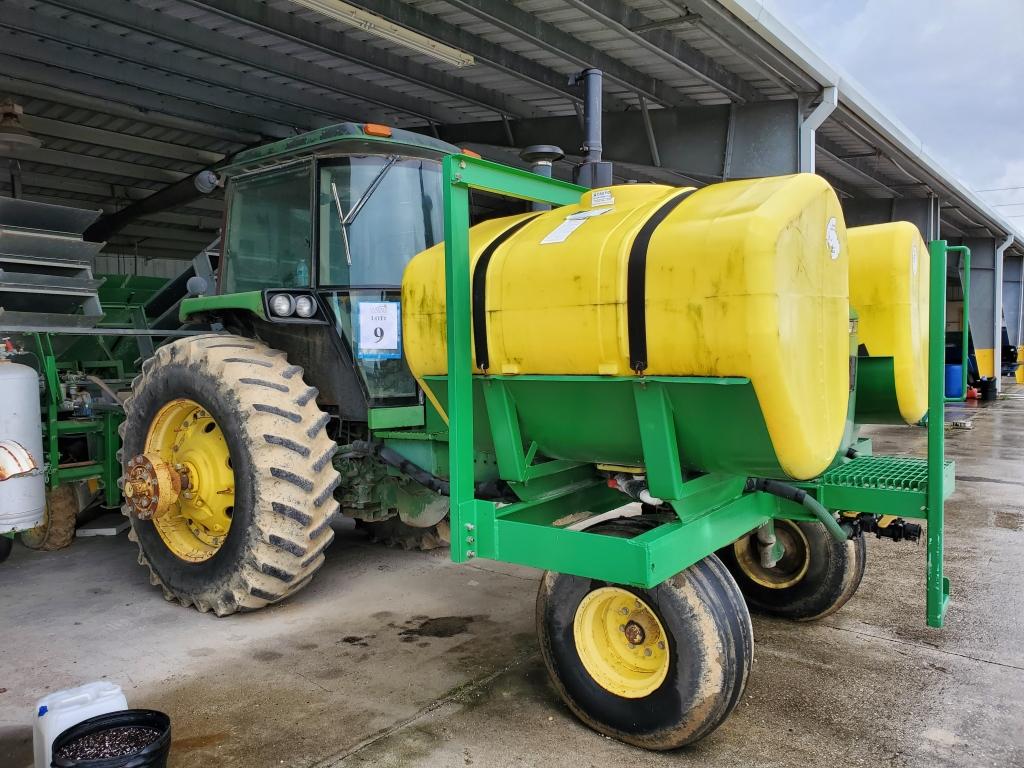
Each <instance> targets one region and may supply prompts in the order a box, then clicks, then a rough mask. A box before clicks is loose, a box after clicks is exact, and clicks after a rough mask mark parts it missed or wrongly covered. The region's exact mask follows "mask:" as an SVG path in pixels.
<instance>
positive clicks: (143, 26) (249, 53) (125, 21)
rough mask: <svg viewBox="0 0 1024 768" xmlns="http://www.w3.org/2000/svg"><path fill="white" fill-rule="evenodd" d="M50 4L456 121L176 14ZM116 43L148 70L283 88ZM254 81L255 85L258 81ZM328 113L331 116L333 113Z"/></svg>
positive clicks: (109, 3) (107, 1)
mask: <svg viewBox="0 0 1024 768" xmlns="http://www.w3.org/2000/svg"><path fill="white" fill-rule="evenodd" d="M47 3H48V4H49V5H52V6H57V7H60V8H64V9H66V10H68V11H71V12H74V13H80V14H85V15H88V16H91V17H93V18H95V19H99V20H102V21H106V22H110V23H112V24H117V25H120V26H124V27H127V28H128V29H133V30H137V31H139V32H144V33H146V34H148V35H152V36H153V37H155V38H157V39H161V40H169V41H171V42H174V43H177V44H179V45H183V46H186V47H188V48H192V49H195V50H197V51H201V52H204V53H209V54H211V55H213V56H218V57H222V58H225V59H229V60H231V61H235V62H238V63H240V64H245V65H246V66H249V67H253V68H254V69H257V70H262V71H264V72H268V73H271V74H277V75H282V76H284V77H287V78H290V79H292V80H296V81H298V82H304V83H308V84H310V85H314V86H316V87H318V88H323V89H324V90H327V91H329V92H332V93H336V94H340V95H343V96H346V97H348V98H350V99H357V100H359V101H364V102H366V103H367V104H371V105H376V107H377V108H383V109H387V110H394V111H397V112H403V113H405V114H407V115H413V116H415V117H419V118H421V119H423V120H427V121H431V120H432V121H435V122H440V121H442V120H451V118H452V114H451V109H450V108H442V107H439V106H438V105H436V104H435V103H433V102H432V101H429V100H425V99H419V98H416V97H414V96H409V95H407V94H401V93H395V92H393V91H388V90H387V89H385V88H381V87H380V86H378V85H375V84H373V83H369V82H367V81H365V80H360V79H359V78H356V77H350V76H349V77H344V76H339V73H338V72H334V71H332V70H330V69H327V68H325V67H321V66H318V65H316V64H312V63H310V62H307V61H303V60H302V59H300V58H298V57H296V56H289V55H288V54H284V53H278V52H277V51H274V50H271V49H269V48H264V47H262V46H259V45H254V44H252V43H248V42H245V41H243V40H238V39H236V38H234V37H231V36H229V35H223V34H220V33H219V32H214V31H212V30H209V29H206V28H204V27H201V26H199V25H198V24H193V23H191V22H188V21H183V20H181V19H177V18H175V17H174V16H171V15H170V14H166V13H156V12H154V11H152V10H150V9H148V8H146V7H144V6H142V5H141V4H138V3H135V2H125V1H124V0H73V1H72V0H47ZM56 26H58V27H60V29H61V34H63V33H64V32H65V30H66V28H72V29H79V30H81V29H86V31H87V33H88V32H89V31H91V32H92V33H93V34H92V35H89V36H90V37H91V38H93V39H95V38H96V37H98V36H104V37H105V35H102V33H100V32H99V31H98V30H88V29H87V28H84V27H80V26H79V25H77V24H73V23H71V22H68V21H66V20H65V21H63V22H62V23H60V24H58V25H56ZM79 34H80V33H79ZM114 40H115V41H116V42H115V48H114V50H113V51H110V50H109V49H108V51H107V52H109V53H110V54H111V55H115V56H121V55H123V56H124V58H131V59H134V60H136V61H139V57H140V55H141V57H142V58H143V59H146V60H145V61H142V62H140V63H145V64H146V65H147V66H156V67H159V68H161V69H168V68H169V69H170V71H172V72H178V71H180V72H181V73H183V74H186V75H188V76H189V77H196V78H199V79H203V78H205V79H208V80H212V81H217V80H221V81H223V80H224V79H225V78H227V82H228V84H229V85H232V84H234V85H235V87H238V88H240V89H245V87H246V85H244V84H243V83H245V81H250V82H249V83H248V84H247V85H248V86H249V87H253V86H255V87H256V88H257V91H262V92H263V94H264V96H265V97H269V98H276V97H277V96H278V94H279V92H280V91H281V90H282V88H281V86H280V85H278V86H277V87H276V88H273V89H272V92H273V96H270V94H269V93H267V91H268V90H271V89H268V88H267V84H266V83H264V82H263V78H260V77H258V76H257V77H254V76H253V74H252V73H242V72H238V71H234V70H226V71H225V68H223V67H220V66H217V65H211V62H207V61H197V60H194V59H191V58H189V57H185V56H177V55H173V54H169V53H168V52H166V51H159V50H154V49H153V48H152V46H147V45H144V44H139V43H134V42H132V43H129V42H128V41H127V40H125V39H124V38H114ZM121 46H124V54H121V53H119V50H120V48H121ZM140 49H142V50H140ZM151 53H155V54H156V56H155V57H153V56H151V55H150V54H151ZM152 58H155V59H156V61H150V60H149V59H152ZM253 80H255V82H252V81H253ZM287 90H288V91H289V94H288V96H287V97H286V98H287V100H289V101H294V102H295V103H297V104H299V105H302V106H305V107H306V108H307V109H311V110H313V111H314V112H318V111H323V109H324V107H325V106H327V105H325V104H324V101H325V97H324V96H322V95H319V94H306V93H303V92H302V91H300V90H298V89H295V88H291V87H287ZM342 109H344V107H342ZM353 111H355V112H358V107H354V108H349V114H352V113H353ZM327 114H331V112H328V113H327ZM357 119H375V120H377V121H381V120H382V119H384V116H383V114H381V113H379V112H377V111H375V110H373V109H371V110H369V111H368V112H366V113H365V114H364V115H359V117H358V118H357Z"/></svg>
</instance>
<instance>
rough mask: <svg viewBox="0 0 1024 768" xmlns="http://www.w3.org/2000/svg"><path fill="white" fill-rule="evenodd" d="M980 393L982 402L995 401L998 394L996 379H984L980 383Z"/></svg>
mask: <svg viewBox="0 0 1024 768" xmlns="http://www.w3.org/2000/svg"><path fill="white" fill-rule="evenodd" d="M978 391H979V394H980V395H981V399H982V400H995V399H996V394H997V393H996V380H995V378H989V377H987V376H986V377H983V378H982V379H981V381H979V382H978Z"/></svg>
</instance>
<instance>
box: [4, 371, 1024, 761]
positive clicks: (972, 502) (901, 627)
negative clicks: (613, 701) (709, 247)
mask: <svg viewBox="0 0 1024 768" xmlns="http://www.w3.org/2000/svg"><path fill="white" fill-rule="evenodd" d="M1021 391H1022V390H1021V388H1017V392H1021ZM967 415H968V416H970V417H972V418H973V421H974V429H973V430H972V431H950V432H948V433H947V434H948V436H949V439H948V446H949V453H950V455H951V456H953V457H955V458H956V460H957V471H958V474H959V476H960V478H959V480H958V490H957V493H956V495H955V496H954V497H953V499H952V502H951V503H950V504H949V506H948V507H947V509H948V512H947V515H948V518H947V519H948V526H947V531H948V538H947V542H948V543H947V571H948V575H949V577H950V579H951V581H952V584H953V598H952V601H951V606H950V610H949V614H948V617H947V624H946V627H945V628H944V629H943V630H941V631H937V630H932V629H928V628H927V627H925V625H924V615H923V614H924V589H923V586H924V548H923V546H916V545H912V544H906V543H902V544H894V543H892V542H888V541H876V540H873V539H872V540H871V541H870V545H869V546H870V551H869V565H868V570H867V575H866V576H865V579H864V582H863V585H862V586H861V588H860V591H859V592H858V594H857V595H856V596H855V597H854V598H853V600H851V602H850V603H849V604H848V605H847V606H846V607H845V608H844V609H843V610H842V611H840V612H839V613H838V614H836V615H835V616H832V617H830V618H828V619H825V620H824V621H822V622H819V623H816V624H810V625H801V624H793V623H787V622H785V621H777V620H773V619H766V618H759V617H755V618H754V636H755V641H756V646H755V662H754V668H753V673H752V675H751V678H750V683H749V685H748V687H747V691H746V694H745V696H744V699H743V702H742V704H741V705H740V706H739V708H738V709H737V710H736V712H735V713H734V714H733V716H732V717H731V718H730V719H729V720H728V721H727V722H726V723H725V725H724V726H723V727H721V728H720V729H719V730H718V731H716V732H715V733H714V734H712V735H711V736H710V737H709V738H707V739H705V740H704V741H702V742H700V743H699V744H698V745H696V746H694V747H692V748H689V749H685V750H682V751H679V752H676V753H674V754H668V755H660V754H648V753H644V752H641V751H639V750H636V749H633V748H631V747H627V746H624V745H622V744H619V743H617V742H614V741H610V740H607V739H605V738H603V737H601V736H598V735H596V734H595V733H593V732H591V731H589V730H587V729H586V728H584V727H582V726H581V725H579V724H578V723H577V722H576V720H574V719H573V717H572V716H571V715H570V714H569V712H568V711H567V710H566V708H565V707H564V706H563V705H562V704H561V702H560V701H559V700H558V698H557V696H556V695H555V694H554V692H553V690H552V689H551V687H550V686H549V684H548V682H547V679H546V676H545V672H544V670H543V668H542V666H541V663H540V661H539V658H538V655H537V652H536V647H535V640H534V634H533V600H534V592H535V588H536V580H537V573H536V572H533V571H529V570H526V569H520V568H514V567H508V566H504V565H500V564H495V563H479V564H477V565H474V566H454V565H452V564H450V563H449V562H448V561H447V560H446V554H444V553H408V552H396V551H390V550H386V549H382V548H380V547H377V546H373V545H370V544H368V543H366V541H365V540H364V539H363V538H362V537H361V536H360V535H359V534H357V533H355V532H353V531H351V530H348V529H347V528H345V527H342V526H341V525H339V529H340V530H339V535H338V537H337V539H336V541H335V543H334V545H333V546H332V547H331V549H330V552H329V553H328V559H327V564H326V565H325V566H324V568H323V570H322V571H321V573H320V574H319V575H318V576H317V578H316V580H315V581H314V583H313V584H312V586H311V587H309V588H308V589H306V590H305V591H304V592H302V593H301V594H300V595H298V596H297V597H296V598H294V599H292V600H290V601H289V602H286V603H285V604H283V605H280V606H276V607H274V608H270V609H267V610H264V611H261V612H258V613H255V614H248V615H238V616H233V617H230V618H227V619H217V618H215V617H213V616H212V615H202V614H199V613H197V612H195V611H191V610H185V609H182V608H179V607H177V606H176V605H171V604H168V603H165V602H164V601H163V600H162V599H161V598H160V596H159V594H158V593H157V591H156V590H155V589H153V588H152V587H150V586H149V584H148V582H147V579H146V577H145V575H144V572H143V570H142V569H141V568H140V567H138V566H137V565H136V564H135V558H134V554H133V548H134V545H132V544H129V542H128V541H127V540H126V539H125V538H124V537H121V538H118V539H82V540H78V541H77V542H76V543H75V545H74V546H73V547H71V548H70V549H68V550H65V551H62V552H58V553H52V554H38V553H33V552H29V551H27V550H25V549H23V548H20V547H18V548H16V549H15V552H14V554H13V555H12V557H11V559H10V560H9V561H8V562H7V563H6V564H4V565H3V566H0V766H3V767H4V768H7V767H8V766H9V767H10V768H19V767H20V766H25V765H28V764H29V763H30V762H31V729H30V725H29V723H30V722H31V714H32V703H33V702H34V701H35V700H36V699H37V698H38V697H40V696H42V695H44V694H45V693H47V692H48V691H52V690H56V689H60V688H66V687H69V686H73V685H78V684H81V683H83V682H85V681H88V680H92V679H97V678H108V679H110V680H114V681H116V682H118V683H120V684H121V685H122V686H123V687H124V689H125V692H126V694H127V696H128V700H129V704H130V705H132V706H140V707H154V708H157V709H161V710H164V711H166V712H168V713H169V714H170V715H171V717H172V718H173V721H174V741H173V749H172V754H171V761H170V765H171V766H172V767H173V768H178V767H180V768H184V767H185V766H190V767H192V766H218V767H220V766H223V767H224V768H227V767H229V766H239V767H241V766H245V767H246V768H262V767H263V766H266V767H268V768H269V767H270V766H282V765H284V766H301V767H303V768H306V767H312V766H317V767H318V768H326V767H327V766H371V765H372V766H432V767H433V766H453V767H454V766H458V767H459V768H465V766H469V765H474V764H475V765H477V766H549V765H573V766H605V765H611V764H631V765H645V766H660V765H672V766H683V765H701V766H744V768H747V767H749V766H800V767H801V768H806V767H807V766H819V765H843V766H861V765H863V766H880V765H886V766H929V767H931V766H958V767H959V766H970V767H971V768H974V767H975V766H1024V642H1022V641H1021V638H1022V637H1024V567H1022V566H1024V399H1007V400H1003V401H1002V402H1000V403H999V404H997V405H994V406H992V407H989V408H986V409H984V410H973V411H970V412H969V413H968V414H967ZM873 434H874V436H875V438H876V450H878V451H879V452H892V453H908V454H915V453H916V454H923V450H924V431H923V430H920V429H916V428H885V429H877V430H874V432H873Z"/></svg>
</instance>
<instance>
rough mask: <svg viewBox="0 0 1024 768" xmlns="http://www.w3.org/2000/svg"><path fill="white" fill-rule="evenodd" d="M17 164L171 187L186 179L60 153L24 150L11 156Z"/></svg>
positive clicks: (174, 173)
mask: <svg viewBox="0 0 1024 768" xmlns="http://www.w3.org/2000/svg"><path fill="white" fill-rule="evenodd" d="M15 156H16V157H17V158H18V159H19V160H21V162H23V163H25V162H31V163H45V164H46V165H53V166H56V167H59V168H76V169H78V170H80V171H91V172H92V173H102V174H106V175H108V176H118V177H121V178H126V179H145V180H146V181H155V182H160V183H161V184H173V183H174V182H176V181H181V180H182V179H184V178H186V177H187V176H188V174H187V173H184V172H182V171H170V170H167V169H166V168H158V167H157V166H155V165H140V164H139V163H126V162H124V161H123V160H110V159H107V158H105V157H93V156H89V155H80V154H77V153H75V152H63V151H61V150H58V149H46V148H45V147H43V148H41V149H27V150H18V151H17V154H16V155H15Z"/></svg>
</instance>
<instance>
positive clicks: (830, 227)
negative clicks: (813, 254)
mask: <svg viewBox="0 0 1024 768" xmlns="http://www.w3.org/2000/svg"><path fill="white" fill-rule="evenodd" d="M825 245H827V246H828V252H829V253H831V254H832V261H835V260H836V259H838V258H839V251H841V250H842V248H843V245H842V243H840V242H839V224H838V222H836V217H835V216H833V217H832V218H831V219H829V220H828V224H827V225H826V226H825Z"/></svg>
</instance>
